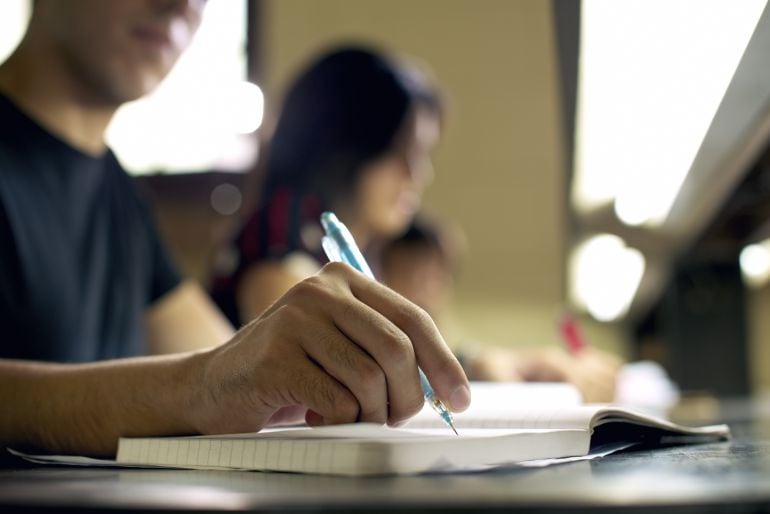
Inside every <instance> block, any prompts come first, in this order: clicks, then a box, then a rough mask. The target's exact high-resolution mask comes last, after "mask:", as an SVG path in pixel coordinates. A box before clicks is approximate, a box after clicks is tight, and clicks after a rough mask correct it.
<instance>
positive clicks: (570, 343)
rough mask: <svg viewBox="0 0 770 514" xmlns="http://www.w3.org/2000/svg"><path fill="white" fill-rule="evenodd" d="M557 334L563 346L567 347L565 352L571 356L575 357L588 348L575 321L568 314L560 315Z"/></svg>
mask: <svg viewBox="0 0 770 514" xmlns="http://www.w3.org/2000/svg"><path fill="white" fill-rule="evenodd" d="M559 334H560V335H561V338H562V340H563V341H564V346H566V347H567V351H569V353H571V354H572V355H577V354H578V353H580V352H581V351H582V350H583V348H585V347H586V346H588V342H587V341H586V339H585V337H583V333H582V332H581V331H580V326H579V325H578V322H577V320H576V319H575V318H574V317H573V316H572V315H571V314H569V313H565V314H562V316H561V319H559Z"/></svg>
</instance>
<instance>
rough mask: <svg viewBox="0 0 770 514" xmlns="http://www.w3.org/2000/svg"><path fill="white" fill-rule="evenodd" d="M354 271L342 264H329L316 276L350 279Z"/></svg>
mask: <svg viewBox="0 0 770 514" xmlns="http://www.w3.org/2000/svg"><path fill="white" fill-rule="evenodd" d="M351 272H352V270H351V268H350V266H348V265H347V264H343V263H341V262H329V263H327V264H325V265H324V267H323V268H321V271H320V272H319V274H318V275H316V276H332V277H343V278H344V277H349V276H350V274H351Z"/></svg>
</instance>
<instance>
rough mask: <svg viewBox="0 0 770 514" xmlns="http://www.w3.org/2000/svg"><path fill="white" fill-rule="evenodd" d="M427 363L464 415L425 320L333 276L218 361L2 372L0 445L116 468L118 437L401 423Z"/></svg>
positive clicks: (389, 294)
mask: <svg viewBox="0 0 770 514" xmlns="http://www.w3.org/2000/svg"><path fill="white" fill-rule="evenodd" d="M418 363H419V364H420V366H422V368H423V370H424V371H425V373H426V375H427V376H428V378H429V380H430V381H431V383H432V385H433V387H434V389H435V390H436V393H437V395H438V397H439V398H441V399H442V400H443V401H444V402H445V403H446V404H447V405H448V406H450V408H453V409H454V410H464V409H465V408H466V407H467V405H468V403H469V402H470V395H469V387H468V381H467V379H466V377H465V375H464V373H463V372H462V368H461V367H460V364H459V363H458V362H457V360H456V359H455V358H454V356H453V355H452V352H451V351H450V350H449V348H448V347H447V346H446V344H445V342H444V340H443V338H442V337H441V335H440V334H439V332H438V330H437V329H436V326H435V324H434V323H433V321H432V320H431V319H430V317H429V316H427V314H425V312H424V311H423V310H422V309H420V308H419V307H417V306H415V305H414V304H412V303H410V302H408V301H407V300H405V299H404V298H403V297H401V296H399V295H398V294H396V293H394V292H393V291H391V290H390V289H388V288H386V287H385V286H382V285H381V284H378V283H376V282H374V281H371V280H369V279H367V278H366V277H364V276H363V275H361V274H360V273H358V272H356V271H354V270H353V269H352V268H350V267H349V266H346V265H343V264H330V265H328V266H326V267H325V268H324V269H323V270H322V271H321V272H320V273H318V274H317V275H315V276H313V277H311V278H309V279H307V280H304V281H302V282H300V283H299V284H297V285H296V286H295V287H293V288H292V289H291V290H290V291H289V292H287V293H286V294H285V295H284V296H283V297H281V298H280V299H279V300H278V301H276V302H275V303H274V304H273V305H272V306H271V307H270V308H269V309H268V310H267V311H265V312H264V313H263V314H262V316H260V317H259V318H258V319H256V320H254V321H252V322H251V323H249V324H248V325H246V326H245V327H243V328H242V329H241V330H239V331H238V333H236V334H235V336H234V337H233V338H232V339H231V340H230V341H228V342H227V343H225V344H223V345H219V346H216V347H213V348H211V349H209V350H203V351H199V352H194V353H186V354H175V355H167V356H156V357H143V358H137V359H123V360H115V361H107V362H102V363H97V364H83V365H66V364H41V363H33V362H23V361H9V360H6V361H0V404H1V405H2V406H3V407H2V409H0V445H2V446H17V447H31V448H39V449H44V450H48V451H52V452H65V453H70V452H71V453H82V454H91V455H109V454H112V453H114V451H115V449H116V446H117V439H118V437H120V436H141V435H169V434H189V433H204V434H206V433H235V432H249V431H256V430H259V429H261V428H262V427H264V426H266V425H268V424H271V423H274V422H278V421H293V422H296V421H300V420H302V419H303V418H304V419H305V420H306V421H307V422H308V423H310V424H312V425H319V424H332V423H350V422H354V421H370V422H377V423H386V422H387V423H398V422H399V421H402V420H404V419H406V418H408V417H409V416H411V415H413V414H414V413H416V412H417V411H418V410H419V409H420V408H421V407H422V404H423V399H422V390H421V387H420V381H419V377H418V375H417V364H418Z"/></svg>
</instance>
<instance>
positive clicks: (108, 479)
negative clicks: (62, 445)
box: [0, 420, 770, 513]
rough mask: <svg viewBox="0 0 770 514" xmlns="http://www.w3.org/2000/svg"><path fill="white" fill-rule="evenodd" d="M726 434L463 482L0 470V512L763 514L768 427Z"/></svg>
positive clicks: (769, 502)
mask: <svg viewBox="0 0 770 514" xmlns="http://www.w3.org/2000/svg"><path fill="white" fill-rule="evenodd" d="M732 426H733V430H734V433H735V438H734V440H732V441H729V442H724V443H713V444H705V445H697V446H680V447H672V448H665V449H657V450H650V451H648V450H641V451H636V452H629V453H622V454H617V455H612V456H609V457H606V458H604V459H600V460H595V461H583V462H575V463H571V464H563V465H559V466H552V467H548V468H543V469H530V470H514V471H498V472H488V473H479V474H469V475H436V476H418V477H397V478H384V479H383V478H376V479H372V478H365V479H362V478H359V479H356V478H338V477H324V476H310V475H292V474H280V473H252V472H226V471H175V470H123V469H76V468H58V467H31V468H28V469H8V470H2V471H0V512H13V511H17V512H32V511H34V512H41V511H67V510H69V511H73V512H75V511H76V512H88V511H92V512H93V511H101V510H110V511H111V512H136V511H142V512H150V511H163V510H183V511H189V512H211V511H220V510H235V511H247V512H260V513H266V512H292V513H296V512H361V511H366V512H368V513H377V512H392V511H400V512H503V511H516V512H565V511H566V512H573V513H576V512H616V511H617V512H633V513H638V512H648V511H649V512H652V511H655V512H681V513H685V512H686V513H690V512H692V513H695V512H698V513H701V512H751V513H758V512H770V426H769V425H768V423H767V421H766V420H764V421H763V420H759V421H752V420H742V421H740V422H739V423H737V424H736V423H733V424H732ZM661 507H665V509H664V510H661Z"/></svg>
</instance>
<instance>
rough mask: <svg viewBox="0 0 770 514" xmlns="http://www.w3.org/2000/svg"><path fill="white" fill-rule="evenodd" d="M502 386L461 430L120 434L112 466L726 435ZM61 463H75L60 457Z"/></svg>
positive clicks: (286, 463)
mask: <svg viewBox="0 0 770 514" xmlns="http://www.w3.org/2000/svg"><path fill="white" fill-rule="evenodd" d="M485 388H486V390H483V391H482V389H485ZM506 391H507V393H508V394H509V395H513V396H514V397H515V396H516V395H517V394H520V393H522V389H520V388H510V386H500V387H495V386H475V387H474V390H473V394H474V405H475V408H474V410H471V411H469V412H466V413H462V414H457V415H456V416H455V421H456V424H457V428H458V431H459V433H460V435H459V436H455V435H454V434H453V433H452V432H451V431H450V430H449V429H448V428H446V427H444V426H441V423H440V420H438V418H437V416H436V414H435V413H434V412H432V411H423V412H422V413H420V415H418V416H416V417H415V418H414V419H413V420H412V421H411V422H410V423H409V424H407V425H406V426H405V427H402V428H397V429H396V428H387V427H382V426H379V425H372V424H355V425H340V426H334V427H324V428H320V429H318V428H316V429H311V428H305V427H299V428H298V427H294V428H283V429H270V430H264V431H262V432H259V433H254V434H238V435H219V436H193V437H145V438H122V439H121V440H120V443H119V448H118V454H117V459H116V462H112V464H113V465H126V466H137V465H138V466H160V467H174V468H205V469H247V470H261V471H288V472H300V473H321V474H335V475H350V476H370V475H393V474H415V473H426V472H451V471H465V470H479V469H487V468H490V467H499V466H510V465H515V464H521V463H533V462H538V463H543V462H544V461H543V460H544V459H561V460H564V459H570V458H575V457H584V456H588V455H591V454H599V453H600V452H601V450H602V449H607V448H610V449H618V448H626V447H628V446H631V445H637V444H643V445H647V446H661V445H667V444H685V443H694V442H704V441H716V440H721V439H726V438H728V437H729V429H728V428H727V427H726V426H724V425H717V426H710V427H700V428H687V427H682V426H679V425H675V424H672V423H670V422H667V421H664V420H661V419H656V418H652V417H650V416H646V415H643V414H640V413H636V412H634V411H631V410H628V409H620V408H614V407H607V406H586V405H580V404H579V396H577V397H575V396H574V395H573V394H572V393H569V394H567V391H566V390H564V391H562V392H561V393H559V394H558V395H557V396H553V397H551V400H550V404H548V405H547V406H545V407H543V406H542V405H543V404H542V403H541V404H540V406H536V405H533V403H534V402H533V401H532V400H531V398H532V397H533V395H537V394H545V391H544V390H541V391H540V392H539V393H533V394H529V395H527V398H530V399H529V400H524V399H522V403H524V404H525V405H518V406H511V404H510V403H508V402H506V403H508V407H506V408H504V409H501V408H500V405H499V403H500V399H501V398H503V399H504V398H506V396H504V395H502V394H503V393H505V392H506ZM556 392H557V390H555V389H554V390H550V391H548V393H549V394H555V393H556ZM490 398H495V399H496V401H494V402H491V401H490ZM527 403H529V404H527ZM514 405H517V404H514ZM605 453H606V452H605ZM51 460H53V459H49V460H48V461H49V462H50V461H51ZM558 461H559V460H556V461H550V460H549V461H547V462H549V463H550V462H558ZM59 462H62V461H61V460H60V461H59ZM65 463H73V462H71V461H70V462H66V459H65ZM83 463H84V464H88V463H87V462H83Z"/></svg>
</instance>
